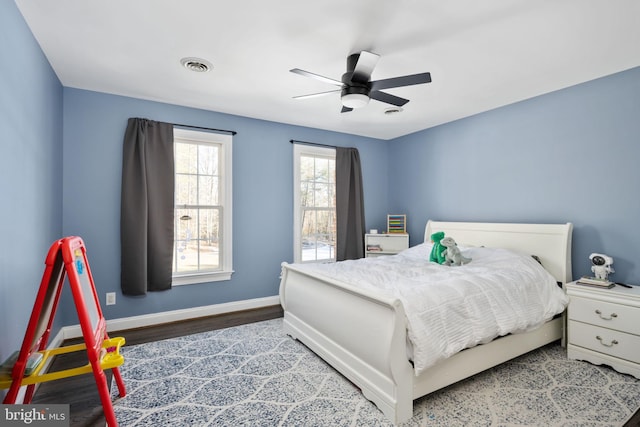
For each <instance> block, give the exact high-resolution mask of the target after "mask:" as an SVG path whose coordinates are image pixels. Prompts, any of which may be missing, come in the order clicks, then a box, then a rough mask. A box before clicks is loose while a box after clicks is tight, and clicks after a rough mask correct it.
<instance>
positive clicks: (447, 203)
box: [389, 68, 640, 284]
mask: <svg viewBox="0 0 640 427" xmlns="http://www.w3.org/2000/svg"><path fill="white" fill-rule="evenodd" d="M639 138H640V68H635V69H632V70H628V71H626V72H622V73H618V74H615V75H611V76H608V77H605V78H601V79H598V80H594V81H591V82H588V83H585V84H581V85H577V86H573V87H570V88H567V89H564V90H560V91H557V92H553V93H550V94H547V95H543V96H539V97H536V98H533V99H529V100H527V101H523V102H520V103H517V104H513V105H509V106H506V107H503V108H499V109H496V110H492V111H489V112H486V113H483V114H478V115H476V116H473V117H469V118H466V119H463V120H459V121H456V122H452V123H448V124H445V125H442V126H438V127H435V128H431V129H427V130H425V131H421V132H418V133H415V134H412V135H408V136H405V137H402V138H398V139H396V140H395V141H392V142H391V143H390V148H391V149H392V151H393V153H394V155H393V156H391V157H390V159H389V171H390V175H389V183H390V186H391V188H394V189H398V190H397V191H395V192H393V193H390V206H391V207H392V209H393V210H395V211H398V212H407V214H408V216H409V218H410V219H412V220H411V221H409V227H410V232H411V243H412V244H416V243H418V242H419V241H420V239H422V233H423V227H424V224H425V222H426V219H427V218H433V219H439V220H451V221H454V220H459V221H499V222H543V223H544V222H572V223H573V224H574V227H575V228H574V233H573V274H574V277H579V276H581V275H584V274H591V271H590V265H591V264H590V262H589V260H588V257H589V254H590V253H592V252H603V253H606V254H608V255H610V256H612V257H613V258H614V268H615V270H616V273H615V275H613V276H612V278H613V279H615V280H617V281H623V282H624V281H627V282H629V283H633V284H639V283H640V262H639V258H638V256H639V254H640V226H638V223H637V222H636V221H637V220H638V218H640V197H639V196H640V194H639V193H640V190H639V189H638V186H639V185H640V167H638V162H639V161H640V139H639Z"/></svg>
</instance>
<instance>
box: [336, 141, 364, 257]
mask: <svg viewBox="0 0 640 427" xmlns="http://www.w3.org/2000/svg"><path fill="white" fill-rule="evenodd" d="M336 229H337V232H336V234H337V236H336V239H337V243H336V245H337V247H336V260H337V261H343V260H345V259H358V258H362V257H364V233H365V225H364V194H363V191H362V170H361V167H360V153H358V149H357V148H342V147H337V148H336Z"/></svg>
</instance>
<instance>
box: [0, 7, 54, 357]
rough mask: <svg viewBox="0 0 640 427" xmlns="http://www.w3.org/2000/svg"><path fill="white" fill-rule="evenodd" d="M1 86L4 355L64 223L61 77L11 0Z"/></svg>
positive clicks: (3, 14)
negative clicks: (55, 72)
mask: <svg viewBox="0 0 640 427" xmlns="http://www.w3.org/2000/svg"><path fill="white" fill-rule="evenodd" d="M0 93H1V94H2V95H1V96H0V195H1V198H0V206H1V209H0V229H1V230H2V232H1V233H0V235H1V236H2V242H0V244H1V245H2V249H0V361H2V360H4V359H5V358H6V357H7V356H8V355H9V354H11V353H12V352H13V351H14V350H16V349H18V348H20V345H21V344H22V339H23V337H24V331H25V329H26V326H27V322H28V320H29V316H30V315H31V309H32V308H33V302H34V299H35V296H36V292H37V290H38V286H39V285H40V279H41V277H42V272H43V269H44V257H45V255H46V253H47V250H48V249H49V245H50V244H51V243H52V242H53V241H54V240H55V239H57V238H58V237H59V236H60V232H61V230H62V85H61V84H60V81H59V80H58V78H57V77H56V75H55V74H54V72H53V70H52V69H51V67H50V66H49V63H48V62H47V59H46V58H45V56H44V55H43V54H42V51H41V50H40V47H39V46H38V43H37V42H36V40H35V39H34V37H33V35H32V34H31V31H30V30H29V28H28V27H27V25H26V23H25V22H24V19H23V18H22V15H21V14H20V12H19V11H18V9H17V7H16V5H15V3H14V2H13V1H2V2H0ZM56 320H60V319H59V318H57V319H56ZM58 323H59V322H58Z"/></svg>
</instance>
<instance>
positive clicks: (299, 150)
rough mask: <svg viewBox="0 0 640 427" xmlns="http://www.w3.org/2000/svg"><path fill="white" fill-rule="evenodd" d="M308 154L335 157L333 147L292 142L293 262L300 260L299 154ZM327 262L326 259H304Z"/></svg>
mask: <svg viewBox="0 0 640 427" xmlns="http://www.w3.org/2000/svg"><path fill="white" fill-rule="evenodd" d="M302 154H309V155H313V156H324V157H331V158H333V159H335V157H336V150H335V148H327V147H318V146H315V145H304V144H293V262H297V263H301V262H302V238H301V237H302V236H301V231H302V217H301V213H302V212H301V210H300V203H301V202H300V184H301V183H300V156H301V155H302ZM305 262H306V263H308V262H328V261H327V260H318V261H305Z"/></svg>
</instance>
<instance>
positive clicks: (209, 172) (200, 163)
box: [173, 129, 233, 285]
mask: <svg viewBox="0 0 640 427" xmlns="http://www.w3.org/2000/svg"><path fill="white" fill-rule="evenodd" d="M173 139H174V149H175V204H174V206H175V227H174V243H173V284H174V285H185V284H191V283H202V282H211V281H217V280H229V279H230V278H231V273H232V272H233V271H232V269H233V264H232V258H231V257H232V247H231V243H232V239H231V230H232V228H231V218H232V215H231V142H232V136H231V135H224V134H217V133H210V132H198V131H192V130H184V129H174V136H173Z"/></svg>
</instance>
